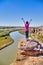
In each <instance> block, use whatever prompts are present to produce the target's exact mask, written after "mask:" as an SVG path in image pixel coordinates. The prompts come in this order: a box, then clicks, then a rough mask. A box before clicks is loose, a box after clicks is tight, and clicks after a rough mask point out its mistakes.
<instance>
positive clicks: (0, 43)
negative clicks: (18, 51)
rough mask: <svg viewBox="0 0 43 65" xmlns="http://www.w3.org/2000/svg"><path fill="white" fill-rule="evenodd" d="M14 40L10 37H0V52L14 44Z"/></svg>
mask: <svg viewBox="0 0 43 65" xmlns="http://www.w3.org/2000/svg"><path fill="white" fill-rule="evenodd" d="M13 42H14V40H13V39H12V38H11V37H10V36H4V37H0V50H1V49H3V48H5V47H7V46H9V45H10V44H12V43H13Z"/></svg>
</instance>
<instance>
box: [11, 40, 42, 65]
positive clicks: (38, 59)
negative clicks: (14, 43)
mask: <svg viewBox="0 0 43 65" xmlns="http://www.w3.org/2000/svg"><path fill="white" fill-rule="evenodd" d="M37 54H38V55H37ZM11 65H43V47H42V45H41V44H40V43H39V42H38V41H36V40H32V39H30V40H29V41H26V40H25V39H21V40H19V41H18V52H17V55H16V60H15V61H14V62H13V63H12V64H11Z"/></svg>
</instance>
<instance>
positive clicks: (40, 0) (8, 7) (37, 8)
mask: <svg viewBox="0 0 43 65" xmlns="http://www.w3.org/2000/svg"><path fill="white" fill-rule="evenodd" d="M22 17H23V18H24V19H25V21H27V20H28V21H29V20H30V18H32V22H31V24H30V26H41V25H43V0H0V26H23V25H24V23H23V21H22V20H21V18H22Z"/></svg>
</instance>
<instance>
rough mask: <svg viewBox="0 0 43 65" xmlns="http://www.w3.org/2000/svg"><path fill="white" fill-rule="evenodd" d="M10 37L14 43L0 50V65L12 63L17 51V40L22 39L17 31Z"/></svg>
mask: <svg viewBox="0 0 43 65" xmlns="http://www.w3.org/2000/svg"><path fill="white" fill-rule="evenodd" d="M10 36H11V37H12V38H13V39H14V43H13V44H11V45H9V46H7V47H5V48H4V49H2V50H0V65H10V64H11V63H12V62H13V61H14V59H15V58H16V52H17V50H18V48H17V44H18V42H17V40H18V39H20V38H23V37H24V35H22V34H20V33H19V31H15V32H12V33H10Z"/></svg>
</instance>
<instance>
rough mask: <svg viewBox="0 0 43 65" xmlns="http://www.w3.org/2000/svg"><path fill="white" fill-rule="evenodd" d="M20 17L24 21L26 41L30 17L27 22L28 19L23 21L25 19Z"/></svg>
mask: <svg viewBox="0 0 43 65" xmlns="http://www.w3.org/2000/svg"><path fill="white" fill-rule="evenodd" d="M21 19H22V20H23V22H24V31H25V35H26V41H28V40H29V38H28V37H29V25H30V23H31V21H32V19H30V21H29V22H28V21H26V22H25V20H24V19H23V18H21Z"/></svg>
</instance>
